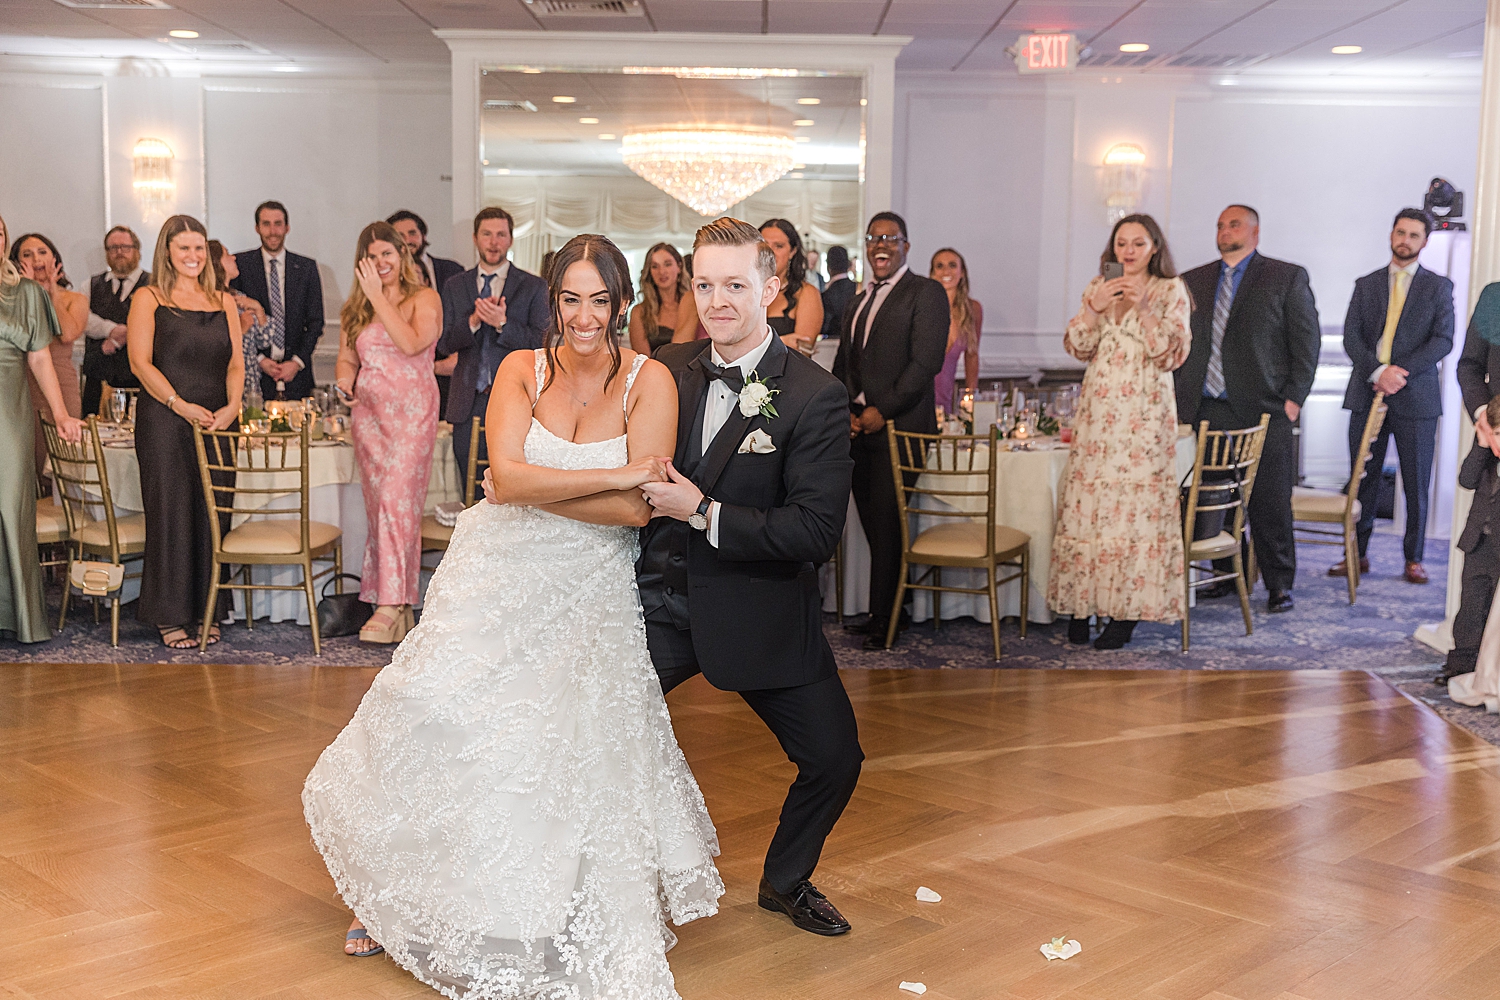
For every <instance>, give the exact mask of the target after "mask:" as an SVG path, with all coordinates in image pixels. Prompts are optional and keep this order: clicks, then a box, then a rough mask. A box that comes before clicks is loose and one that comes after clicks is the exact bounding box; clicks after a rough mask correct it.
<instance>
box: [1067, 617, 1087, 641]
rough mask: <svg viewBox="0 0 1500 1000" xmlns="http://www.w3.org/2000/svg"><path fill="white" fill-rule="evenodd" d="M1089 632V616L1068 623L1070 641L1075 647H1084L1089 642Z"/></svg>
mask: <svg viewBox="0 0 1500 1000" xmlns="http://www.w3.org/2000/svg"><path fill="white" fill-rule="evenodd" d="M1089 631H1090V629H1089V620H1088V616H1087V615H1085V616H1083V617H1082V618H1074V619H1073V620H1072V621H1070V622H1068V641H1069V642H1071V643H1072V644H1073V645H1075V646H1082V645H1083V644H1084V643H1086V642H1088V641H1089Z"/></svg>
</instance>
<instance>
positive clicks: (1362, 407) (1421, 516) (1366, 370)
mask: <svg viewBox="0 0 1500 1000" xmlns="http://www.w3.org/2000/svg"><path fill="white" fill-rule="evenodd" d="M1431 226H1432V217H1431V216H1429V215H1428V214H1427V213H1426V212H1425V211H1423V210H1422V209H1420V208H1403V209H1402V210H1401V211H1400V212H1399V213H1398V214H1397V215H1396V221H1395V223H1394V226H1393V228H1392V229H1391V261H1390V263H1389V264H1387V265H1386V266H1385V267H1382V268H1381V269H1380V270H1378V271H1373V272H1371V273H1370V274H1367V275H1365V276H1364V277H1363V278H1360V279H1359V280H1358V281H1356V282H1355V283H1354V297H1353V298H1351V299H1350V300H1349V313H1348V315H1347V316H1345V318H1344V352H1345V353H1346V354H1348V355H1349V360H1350V361H1352V362H1354V371H1353V372H1352V373H1351V374H1350V376H1349V388H1348V389H1347V390H1345V392H1344V409H1346V410H1348V411H1349V460H1350V462H1353V461H1354V456H1356V455H1358V454H1359V440H1360V438H1361V437H1362V436H1363V434H1364V424H1365V418H1366V417H1367V416H1368V415H1369V413H1370V407H1371V405H1373V404H1374V402H1375V393H1376V392H1383V393H1385V405H1386V417H1385V423H1384V425H1382V426H1381V428H1380V434H1379V435H1377V436H1376V438H1375V440H1374V441H1372V442H1371V443H1370V465H1371V467H1372V468H1371V473H1370V475H1368V476H1366V477H1365V480H1364V482H1363V483H1361V484H1360V488H1359V503H1360V516H1359V528H1358V536H1359V570H1360V572H1361V573H1367V572H1369V570H1370V560H1369V559H1367V558H1366V557H1365V552H1366V551H1367V550H1368V548H1369V546H1370V532H1371V531H1372V530H1373V529H1374V527H1375V506H1376V501H1377V499H1378V497H1379V494H1380V470H1381V467H1382V466H1384V465H1385V452H1386V446H1387V444H1388V443H1389V441H1390V439H1391V438H1392V437H1394V438H1395V439H1396V455H1397V457H1398V458H1399V459H1400V462H1401V482H1402V485H1403V486H1404V487H1405V489H1406V536H1405V538H1404V540H1403V543H1402V548H1403V551H1404V553H1405V556H1406V574H1405V575H1406V579H1407V582H1409V583H1426V582H1427V571H1426V570H1425V569H1423V568H1422V549H1423V544H1424V543H1425V542H1426V540H1427V490H1428V486H1429V485H1430V483H1431V481H1432V457H1433V452H1434V450H1435V448H1436V442H1437V425H1438V418H1439V417H1440V416H1442V415H1443V386H1442V382H1441V381H1440V380H1439V378H1438V370H1437V366H1438V362H1440V361H1442V360H1443V359H1444V358H1446V357H1447V356H1448V354H1449V352H1451V351H1452V350H1453V282H1451V281H1449V280H1448V279H1447V278H1445V277H1443V276H1442V275H1440V274H1435V273H1433V272H1432V271H1429V270H1427V269H1426V268H1425V267H1422V266H1421V265H1420V264H1418V263H1417V255H1418V254H1420V253H1421V252H1422V248H1423V247H1425V246H1426V245H1427V235H1428V231H1429V230H1430V228H1431ZM1348 572H1349V568H1348V567H1347V566H1345V565H1344V563H1343V561H1342V560H1341V561H1340V562H1338V563H1336V564H1335V565H1334V566H1333V568H1332V569H1330V570H1329V571H1328V575H1329V576H1347V575H1348Z"/></svg>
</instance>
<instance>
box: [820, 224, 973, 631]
mask: <svg viewBox="0 0 1500 1000" xmlns="http://www.w3.org/2000/svg"><path fill="white" fill-rule="evenodd" d="M910 249H911V244H910V243H908V242H907V239H906V222H905V220H903V219H902V218H901V216H899V215H897V214H896V213H895V212H880V213H877V214H876V215H875V216H874V217H873V218H871V219H870V224H869V226H868V227H866V229H865V260H866V261H867V262H868V263H869V266H870V280H869V281H868V282H867V283H866V284H865V289H864V291H863V292H862V293H861V294H860V295H859V297H858V298H855V299H851V300H850V302H849V304H848V306H846V307H845V309H844V316H843V319H842V320H841V321H840V326H839V338H840V343H839V353H838V357H837V358H836V359H835V360H834V363H833V374H834V377H835V378H838V379H840V380H841V381H842V382H843V383H844V386H845V388H846V389H848V391H849V437H850V442H851V450H852V452H853V455H854V480H853V488H854V505H855V507H856V508H857V509H858V510H859V519H860V523H861V524H862V525H863V526H864V529H865V538H866V539H868V540H869V543H870V617H869V618H868V619H867V620H866V621H864V622H862V623H859V624H851V625H847V626H845V627H846V628H848V629H849V630H850V631H853V632H859V633H862V634H863V635H864V636H865V644H864V647H865V648H866V649H884V648H885V634H886V626H887V625H888V624H889V622H890V615H891V612H892V608H891V605H892V604H894V603H895V600H896V589H897V583H898V578H899V577H900V575H901V520H900V518H901V515H900V509H899V507H898V506H897V504H896V484H895V480H894V479H893V478H892V475H891V454H890V444H889V443H888V442H887V440H886V437H887V435H886V425H887V424H890V425H892V426H894V427H895V428H896V429H897V430H901V431H917V432H921V433H925V434H935V433H937V411H936V409H935V404H934V402H933V395H932V380H933V378H934V377H936V375H937V373H938V372H939V371H940V370H942V367H943V351H944V349H945V348H946V347H947V345H948V294H947V293H946V292H944V291H943V286H942V285H940V284H938V283H937V282H936V281H933V280H932V279H931V278H926V277H923V276H922V275H919V274H917V273H915V272H914V271H911V270H909V269H908V268H907V266H906V254H907V251H908V250H910ZM899 618H900V622H899V625H898V628H905V627H906V625H907V624H908V623H909V622H910V618H909V616H908V614H907V612H906V610H905V609H904V608H903V609H902V610H901V613H900V615H899Z"/></svg>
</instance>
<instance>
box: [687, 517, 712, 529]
mask: <svg viewBox="0 0 1500 1000" xmlns="http://www.w3.org/2000/svg"><path fill="white" fill-rule="evenodd" d="M688 527H689V528H692V529H693V530H694V531H702V530H703V529H704V528H706V527H708V518H706V517H704V516H703V515H702V514H690V515H689V516H688Z"/></svg>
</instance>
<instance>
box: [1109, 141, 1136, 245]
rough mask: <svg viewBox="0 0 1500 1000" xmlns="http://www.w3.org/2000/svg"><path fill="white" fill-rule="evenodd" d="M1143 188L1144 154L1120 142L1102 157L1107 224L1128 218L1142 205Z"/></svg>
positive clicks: (1128, 144)
mask: <svg viewBox="0 0 1500 1000" xmlns="http://www.w3.org/2000/svg"><path fill="white" fill-rule="evenodd" d="M1145 187H1146V151H1145V150H1144V149H1142V148H1141V147H1139V146H1137V145H1135V144H1133V143H1129V142H1122V143H1120V144H1118V145H1115V146H1111V147H1110V148H1109V152H1107V153H1105V154H1104V208H1105V211H1106V212H1107V214H1108V215H1109V224H1110V225H1114V224H1115V223H1116V222H1119V221H1120V220H1121V219H1123V218H1125V216H1127V215H1130V214H1131V213H1132V212H1134V211H1135V210H1136V208H1137V207H1138V206H1139V205H1140V203H1141V192H1142V191H1143V190H1144V189H1145Z"/></svg>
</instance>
